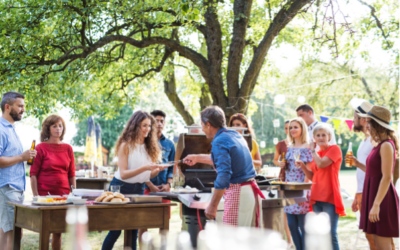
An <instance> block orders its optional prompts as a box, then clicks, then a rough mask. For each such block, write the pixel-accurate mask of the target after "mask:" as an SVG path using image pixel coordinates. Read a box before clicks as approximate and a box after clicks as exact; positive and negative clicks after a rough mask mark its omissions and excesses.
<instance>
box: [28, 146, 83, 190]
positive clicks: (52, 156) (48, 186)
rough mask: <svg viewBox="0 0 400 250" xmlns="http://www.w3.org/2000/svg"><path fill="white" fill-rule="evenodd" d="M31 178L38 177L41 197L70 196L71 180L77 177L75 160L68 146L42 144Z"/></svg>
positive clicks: (38, 150)
mask: <svg viewBox="0 0 400 250" xmlns="http://www.w3.org/2000/svg"><path fill="white" fill-rule="evenodd" d="M36 151H37V155H36V158H35V160H34V161H33V165H32V166H31V171H30V176H33V175H35V176H36V177H37V182H38V183H37V185H38V192H39V195H48V193H50V194H51V195H64V194H69V192H70V189H71V188H70V184H69V180H68V179H69V178H71V177H74V176H75V159H74V153H73V150H72V147H71V146H70V145H68V144H65V143H62V144H53V143H40V144H39V145H37V146H36Z"/></svg>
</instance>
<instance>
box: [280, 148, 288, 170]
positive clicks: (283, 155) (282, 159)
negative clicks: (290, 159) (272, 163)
mask: <svg viewBox="0 0 400 250" xmlns="http://www.w3.org/2000/svg"><path fill="white" fill-rule="evenodd" d="M281 162H284V163H285V167H284V168H283V169H285V170H286V169H287V161H286V158H285V152H282V154H281Z"/></svg>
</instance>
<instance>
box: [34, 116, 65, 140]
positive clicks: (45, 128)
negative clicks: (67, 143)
mask: <svg viewBox="0 0 400 250" xmlns="http://www.w3.org/2000/svg"><path fill="white" fill-rule="evenodd" d="M59 121H61V123H62V126H63V131H62V133H61V136H60V141H62V140H63V139H64V135H65V130H66V127H65V122H64V119H63V118H62V117H61V116H58V115H51V116H49V117H47V118H46V119H45V120H44V122H43V123H42V130H41V131H40V141H41V142H44V141H47V140H48V139H50V127H51V126H53V125H54V124H56V123H57V122H59Z"/></svg>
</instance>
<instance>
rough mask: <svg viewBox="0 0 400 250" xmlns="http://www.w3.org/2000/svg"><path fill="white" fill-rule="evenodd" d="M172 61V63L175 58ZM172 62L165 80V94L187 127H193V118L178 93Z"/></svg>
mask: <svg viewBox="0 0 400 250" xmlns="http://www.w3.org/2000/svg"><path fill="white" fill-rule="evenodd" d="M170 60H171V61H172V60H173V58H172V59H170ZM171 61H170V62H169V65H168V66H169V67H168V68H169V70H168V74H167V76H166V77H165V78H164V92H165V94H166V95H167V97H168V99H169V100H170V101H171V103H172V105H174V107H175V108H176V110H177V111H178V113H179V114H180V115H181V116H182V118H183V120H184V121H185V123H186V124H187V125H192V124H193V123H194V120H193V117H192V116H191V115H190V113H189V112H188V111H187V110H186V109H185V105H184V104H183V102H182V100H181V99H180V98H179V96H178V94H177V93H176V79H175V67H174V65H173V63H172V62H171Z"/></svg>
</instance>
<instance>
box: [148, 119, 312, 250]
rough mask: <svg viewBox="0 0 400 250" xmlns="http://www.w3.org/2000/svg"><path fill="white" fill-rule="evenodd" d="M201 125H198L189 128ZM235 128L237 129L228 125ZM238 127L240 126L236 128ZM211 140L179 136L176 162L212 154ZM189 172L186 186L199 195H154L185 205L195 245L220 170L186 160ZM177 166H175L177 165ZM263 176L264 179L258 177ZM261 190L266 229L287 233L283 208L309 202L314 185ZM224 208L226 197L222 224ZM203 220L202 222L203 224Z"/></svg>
mask: <svg viewBox="0 0 400 250" xmlns="http://www.w3.org/2000/svg"><path fill="white" fill-rule="evenodd" d="M187 128H198V127H194V126H191V127H187ZM228 129H233V128H228ZM234 129H235V130H236V129H237V128H234ZM243 137H244V139H245V140H246V142H247V144H248V147H249V150H250V151H251V149H252V137H251V135H247V134H244V135H243ZM211 141H212V140H210V139H207V138H206V136H205V135H204V134H193V133H184V134H181V135H180V136H179V139H178V144H177V147H176V155H175V161H179V160H182V159H184V158H185V157H186V156H187V155H189V154H211ZM176 165H178V166H179V168H180V169H181V171H182V173H183V174H184V175H185V186H190V187H192V188H197V189H198V190H199V191H200V192H199V193H196V194H193V193H192V194H189V193H185V192H181V193H167V192H156V193H151V194H154V195H162V196H164V197H166V198H169V199H171V200H174V201H178V202H181V203H182V204H183V205H182V229H183V230H186V231H188V232H189V234H190V236H191V241H192V245H193V246H194V247H196V246H197V234H198V232H199V231H200V230H201V227H204V225H205V223H206V217H205V215H204V210H205V209H206V208H207V206H208V204H209V203H210V201H211V198H212V193H211V191H212V188H213V187H214V181H215V179H216V177H217V173H216V171H215V170H214V167H213V166H212V165H208V164H202V163H197V164H195V165H193V166H189V165H186V164H184V163H182V162H180V163H178V164H176ZM174 169H175V168H174ZM256 179H261V180H262V177H261V178H256ZM259 186H260V189H261V191H262V192H263V194H264V196H265V197H266V199H265V200H262V210H263V222H264V228H269V229H273V230H275V231H278V232H280V233H281V234H283V232H284V226H283V207H284V206H287V205H293V204H296V203H300V202H303V201H306V197H305V195H304V192H303V189H310V186H311V184H309V185H303V186H301V187H300V186H299V187H296V190H285V189H289V188H287V186H288V185H271V183H269V182H262V185H261V183H260V185H259ZM223 210H224V199H223V198H222V199H221V201H220V203H219V205H218V212H217V218H216V221H217V223H222V216H223ZM199 221H200V223H199Z"/></svg>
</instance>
